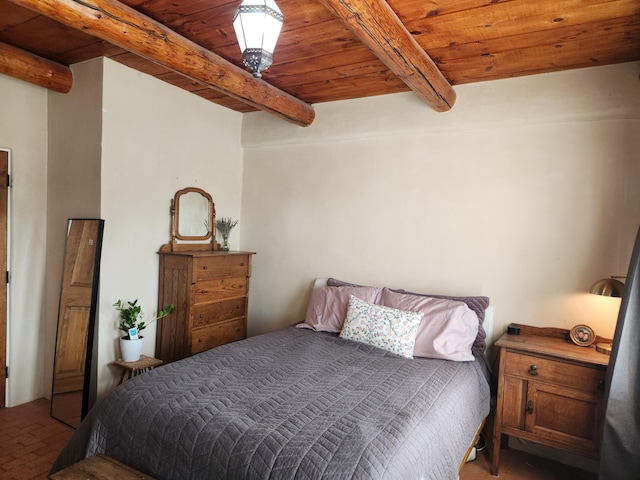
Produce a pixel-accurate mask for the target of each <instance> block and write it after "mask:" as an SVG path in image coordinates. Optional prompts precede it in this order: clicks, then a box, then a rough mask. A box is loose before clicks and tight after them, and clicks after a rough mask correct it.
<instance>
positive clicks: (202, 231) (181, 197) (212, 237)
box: [170, 187, 219, 251]
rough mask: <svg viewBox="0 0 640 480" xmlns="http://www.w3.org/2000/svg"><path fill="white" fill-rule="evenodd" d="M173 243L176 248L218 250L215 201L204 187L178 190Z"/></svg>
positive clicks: (172, 246)
mask: <svg viewBox="0 0 640 480" xmlns="http://www.w3.org/2000/svg"><path fill="white" fill-rule="evenodd" d="M184 242H190V243H184ZM170 246H171V250H172V251H177V250H185V249H188V250H218V247H219V246H218V243H217V242H216V208H215V204H214V203H213V199H212V198H211V195H209V194H208V193H207V192H205V191H204V190H202V189H201V188H196V187H188V188H183V189H182V190H178V191H177V192H176V194H175V196H174V198H173V200H172V201H171V243H170Z"/></svg>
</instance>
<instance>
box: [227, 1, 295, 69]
mask: <svg viewBox="0 0 640 480" xmlns="http://www.w3.org/2000/svg"><path fill="white" fill-rule="evenodd" d="M283 23H284V17H283V16H282V12H281V11H280V9H279V8H278V6H277V5H276V3H275V1H274V0H244V1H243V2H242V3H241V4H240V7H238V10H237V11H236V13H235V16H234V18H233V28H234V30H235V32H236V37H237V38H238V44H239V46H240V51H241V52H242V57H243V62H244V64H245V65H247V66H248V67H249V68H251V69H252V70H253V72H254V75H256V76H260V71H261V70H264V69H265V68H267V67H268V66H269V65H271V60H272V55H273V51H274V49H275V47H276V43H277V41H278V36H279V35H280V30H281V29H282V24H283Z"/></svg>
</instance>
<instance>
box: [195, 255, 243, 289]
mask: <svg viewBox="0 0 640 480" xmlns="http://www.w3.org/2000/svg"><path fill="white" fill-rule="evenodd" d="M249 262H250V257H249V255H228V256H217V257H202V258H196V259H194V262H193V275H194V279H193V281H194V282H200V281H202V280H213V279H215V278H221V277H248V276H249Z"/></svg>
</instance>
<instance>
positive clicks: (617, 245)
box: [240, 63, 640, 336]
mask: <svg viewBox="0 0 640 480" xmlns="http://www.w3.org/2000/svg"><path fill="white" fill-rule="evenodd" d="M639 69H640V66H639V64H638V63H631V64H623V65H615V66H610V67H600V68H590V69H582V70H575V71H571V72H563V73H554V74H546V75H539V76H532V77H525V78H518V79H509V80H501V81H495V82H487V83H480V84H473V85H464V86H459V87H456V92H457V94H458V100H457V103H456V105H455V106H454V107H453V109H452V110H451V111H450V112H448V113H436V112H433V111H431V110H430V109H429V108H428V107H427V106H425V105H424V104H422V103H421V102H420V100H419V99H418V98H417V97H416V96H415V95H413V94H412V93H406V94H396V95H389V96H384V97H376V98H370V99H361V100H353V101H345V102H336V103H331V104H320V105H316V120H315V122H314V124H313V125H311V126H310V127H308V128H306V129H302V128H299V127H296V126H293V125H289V124H287V123H284V122H282V121H280V120H278V119H274V118H273V117H271V116H269V115H267V114H264V113H262V112H258V113H251V114H246V115H245V117H244V123H243V137H242V138H243V140H242V141H243V146H244V147H245V175H244V187H243V200H242V220H241V223H240V228H241V232H242V245H241V246H242V248H243V249H251V250H254V251H256V252H257V255H256V257H255V259H254V268H253V277H252V283H251V300H250V319H249V333H250V334H256V333H261V332H264V331H268V330H273V329H275V328H279V327H282V326H285V325H289V324H291V323H294V322H297V321H299V320H302V319H303V318H304V313H305V308H306V302H307V298H308V292H309V287H310V285H311V282H312V280H313V278H315V277H327V276H335V277H338V278H341V279H345V280H350V281H355V282H361V283H366V284H376V285H388V286H393V287H402V288H406V289H408V290H413V291H420V292H431V293H442V294H458V295H487V296H489V297H491V301H492V303H493V305H494V307H495V312H496V324H497V330H498V332H502V331H503V330H504V329H505V327H506V325H507V324H508V323H510V322H518V323H525V324H532V325H539V326H555V327H563V328H571V327H572V326H573V325H576V324H578V323H587V324H589V325H591V326H592V327H594V329H595V330H596V333H598V334H600V335H605V336H612V335H613V330H614V325H613V323H614V321H615V308H616V305H615V303H614V305H613V306H612V307H611V306H610V305H609V306H606V305H605V306H602V304H601V302H600V300H604V301H606V300H607V299H600V298H597V297H594V296H589V295H588V294H585V293H584V292H586V291H587V290H588V288H589V286H590V285H591V283H593V282H594V281H595V280H597V279H599V278H602V277H605V276H609V275H616V274H622V275H624V274H626V268H627V262H628V260H629V256H630V253H631V248H632V246H633V240H634V237H635V233H636V230H637V228H638V225H639V222H640V188H639V187H640V185H639V178H640V82H639V80H638V72H639ZM594 299H595V300H594ZM613 302H615V300H614V301H613ZM618 304H619V301H618ZM496 335H497V333H496Z"/></svg>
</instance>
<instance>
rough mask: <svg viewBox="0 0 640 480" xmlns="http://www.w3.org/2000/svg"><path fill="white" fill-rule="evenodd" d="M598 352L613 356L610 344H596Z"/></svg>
mask: <svg viewBox="0 0 640 480" xmlns="http://www.w3.org/2000/svg"><path fill="white" fill-rule="evenodd" d="M596 351H597V352H600V353H604V354H605V355H611V344H610V343H596Z"/></svg>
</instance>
